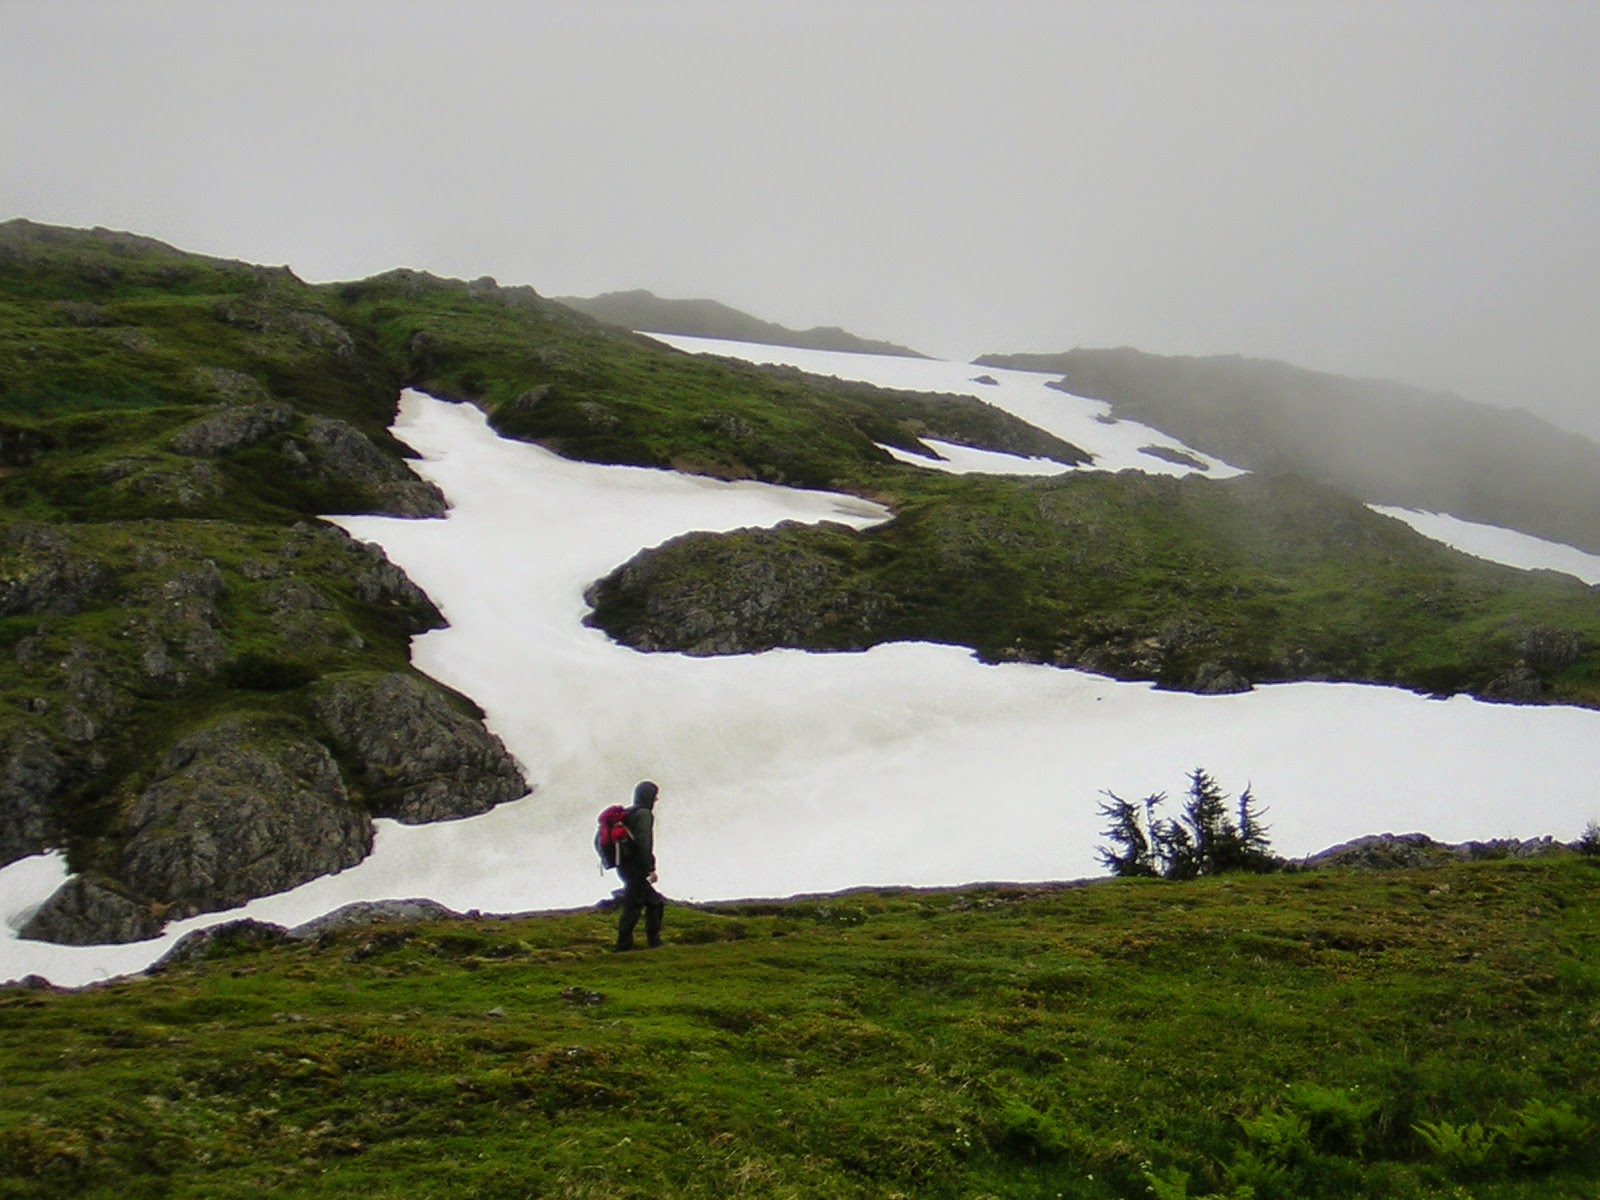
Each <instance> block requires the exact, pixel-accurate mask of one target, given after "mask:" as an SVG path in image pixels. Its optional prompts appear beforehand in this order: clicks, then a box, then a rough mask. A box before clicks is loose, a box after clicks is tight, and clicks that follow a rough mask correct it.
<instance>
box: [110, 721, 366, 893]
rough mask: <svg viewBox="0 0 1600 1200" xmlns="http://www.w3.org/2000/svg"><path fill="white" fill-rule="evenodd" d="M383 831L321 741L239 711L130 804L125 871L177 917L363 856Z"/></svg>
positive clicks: (186, 745)
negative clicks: (356, 799)
mask: <svg viewBox="0 0 1600 1200" xmlns="http://www.w3.org/2000/svg"><path fill="white" fill-rule="evenodd" d="M372 836H373V831H372V823H371V821H370V820H369V819H368V817H367V814H366V813H365V812H363V811H362V810H361V809H360V807H359V806H358V805H357V804H356V803H355V802H354V801H352V799H351V798H350V796H349V794H348V792H347V791H346V790H345V786H344V783H343V781H342V779H341V778H340V775H339V769H338V767H337V766H336V765H335V763H334V761H333V757H332V756H331V755H330V754H329V753H328V751H327V749H326V748H325V747H324V746H323V745H322V744H321V743H320V742H317V741H314V740H312V739H311V738H309V737H307V736H305V735H304V734H302V733H299V732H297V731H296V730H294V729H293V728H292V727H287V726H283V725H279V724H277V723H275V722H272V721H270V720H269V719H267V718H264V717H249V716H233V717H227V718H224V719H223V720H221V721H218V722H217V723H216V724H214V725H210V726H208V727H206V728H205V729H202V730H201V731H200V732H198V733H195V734H192V735H191V736H189V737H187V738H184V739H183V740H182V741H180V742H179V743H178V744H177V745H176V746H174V747H173V749H172V750H171V752H169V753H168V754H167V756H166V758H165V759H164V760H163V761H162V763H161V764H160V766H159V768H158V769H157V771H156V773H155V777H154V779H153V780H152V782H151V783H150V785H149V786H148V787H146V788H145V789H144V791H143V792H141V793H140V795H139V796H138V798H137V799H136V800H135V801H134V803H133V805H132V808H131V811H130V813H129V815H128V820H127V840H126V841H125V843H124V844H123V849H122V862H121V875H122V879H123V881H124V882H125V883H126V884H127V885H128V887H129V888H130V890H132V891H134V892H136V893H138V894H140V895H143V896H148V897H150V898H152V899H155V900H159V901H161V902H162V903H164V904H166V905H168V906H169V907H168V908H167V910H166V915H167V916H168V917H169V918H175V917H180V916H189V915H192V914H194V913H198V912H212V911H216V910H217V909H223V908H231V907H233V906H234V905H237V904H242V903H243V902H244V901H246V900H250V899H253V898H254V897H256V896H265V895H269V894H271V893H273V892H280V891H284V890H286V889H288V888H291V887H294V886H295V885H297V884H301V883H305V882H306V881H307V880H310V879H315V878H317V877H318V876H320V875H328V874H332V873H334V872H337V871H342V870H343V869H344V868H346V867H350V866H354V865H355V864H356V863H358V862H360V861H361V860H362V859H363V858H365V857H366V856H367V854H368V853H369V852H370V851H371V849H372Z"/></svg>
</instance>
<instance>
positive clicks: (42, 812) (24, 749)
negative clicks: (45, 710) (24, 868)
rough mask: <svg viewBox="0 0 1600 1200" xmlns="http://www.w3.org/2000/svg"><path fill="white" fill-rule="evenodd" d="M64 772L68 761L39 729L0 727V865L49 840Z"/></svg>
mask: <svg viewBox="0 0 1600 1200" xmlns="http://www.w3.org/2000/svg"><path fill="white" fill-rule="evenodd" d="M66 776H67V765H66V762H65V761H64V760H63V759H62V757H61V755H60V754H58V753H57V752H56V750H55V748H54V747H53V746H51V744H50V740H49V739H48V738H46V737H45V736H44V735H43V734H42V733H40V732H39V731H38V730H37V729H31V728H29V727H27V726H26V725H23V724H21V723H18V724H17V725H15V726H13V727H11V728H8V729H4V730H0V867H3V866H5V865H6V864H7V863H13V862H16V861H17V859H19V858H26V857H27V856H28V855H30V854H39V853H41V852H42V851H44V850H45V848H46V847H48V846H49V845H50V843H51V841H52V839H53V834H54V822H53V821H52V820H51V815H50V810H51V803H52V801H53V800H54V799H55V796H56V794H57V793H58V792H59V791H60V790H61V787H62V785H63V783H64V782H65V781H66Z"/></svg>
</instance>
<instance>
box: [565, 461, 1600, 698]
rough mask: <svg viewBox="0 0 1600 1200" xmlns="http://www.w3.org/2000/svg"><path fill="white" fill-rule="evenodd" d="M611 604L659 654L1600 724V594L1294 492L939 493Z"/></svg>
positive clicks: (764, 536) (687, 542)
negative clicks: (1329, 686) (825, 654)
mask: <svg viewBox="0 0 1600 1200" xmlns="http://www.w3.org/2000/svg"><path fill="white" fill-rule="evenodd" d="M590 600H591V602H592V603H593V604H594V605H595V613H594V616H593V618H592V619H593V620H594V622H595V623H596V624H597V625H599V626H600V627H602V628H604V629H606V630H607V631H608V632H610V633H611V634H612V635H613V636H614V637H617V638H619V639H620V640H622V641H625V642H627V643H629V644H631V645H635V646H639V647H641V648H644V649H672V650H683V651H688V652H690V653H700V654H707V653H734V652H750V651H757V650H765V649H769V648H771V647H773V646H803V647H807V648H812V649H834V650H840V649H859V648H863V647H866V646H870V645H874V644H877V643H879V642H884V641H891V640H895V639H904V638H915V639H930V640H936V641H943V642H948V643H952V644H958V645H967V646H972V647H974V648H975V649H976V650H978V651H979V653H980V654H982V655H983V656H985V657H986V658H989V659H991V660H996V661H999V660H1021V661H1032V662H1047V663H1055V664H1058V665H1063V666H1081V667H1084V668H1087V669H1089V670H1093V671H1096V672H1099V673H1102V674H1107V675H1112V676H1116V677H1120V678H1128V679H1153V680H1156V681H1158V682H1160V683H1162V684H1163V685H1165V686H1169V687H1174V688H1184V689H1192V690H1201V691H1205V690H1236V689H1238V688H1240V687H1243V686H1246V685H1247V684H1249V683H1255V682H1269V681H1280V680H1291V679H1339V680H1358V681H1377V682H1383V683H1390V684H1398V685H1401V686H1405V687H1409V688H1413V689H1416V690H1419V691H1424V692H1430V693H1432V692H1438V693H1453V692H1458V691H1468V692H1474V693H1477V694H1480V695H1486V696H1500V697H1503V698H1520V699H1529V698H1534V697H1543V698H1545V699H1550V700H1557V701H1563V702H1568V703H1578V704H1589V705H1592V704H1595V703H1597V702H1600V673H1597V667H1600V659H1597V657H1596V648H1597V647H1600V597H1597V595H1596V592H1595V591H1594V589H1591V588H1588V587H1586V586H1584V585H1583V584H1582V583H1581V582H1579V581H1578V580H1575V579H1572V578H1570V577H1567V576H1562V575H1556V574H1553V573H1548V572H1544V573H1534V572H1522V571H1515V570H1511V569H1509V568H1504V567H1498V566H1494V565H1492V564H1489V563H1485V562H1482V561H1480V560H1476V559H1471V558H1468V557H1467V556H1465V555H1461V554H1457V553H1455V552H1453V551H1450V550H1448V549H1446V548H1444V547H1442V546H1440V545H1439V544H1438V543H1435V542H1431V541H1429V540H1428V539H1426V538H1423V537H1422V536H1421V535H1419V534H1417V533H1415V532H1414V531H1413V530H1411V529H1410V528H1409V527H1407V526H1405V525H1403V524H1402V523H1401V522H1399V521H1394V520H1389V519H1386V518H1381V517H1378V516H1376V515H1374V514H1373V513H1372V512H1370V511H1369V510H1367V509H1366V508H1365V507H1364V506H1362V505H1360V504H1358V503H1356V502H1354V501H1352V500H1350V499H1349V498H1348V497H1346V496H1344V495H1343V494H1342V493H1339V492H1336V491H1334V490H1332V489H1330V488H1326V487H1320V486H1317V485H1314V484H1310V483H1306V482H1304V481H1300V480H1295V479H1289V478H1280V479H1268V478H1264V477H1260V476H1245V477H1240V478H1237V479H1232V480H1223V481H1213V480H1209V479H1205V478H1202V477H1193V476H1192V477H1188V478H1184V479H1172V478H1167V477H1160V476H1146V475H1141V474H1138V473H1134V472H1127V473H1123V474H1119V475H1106V474H1082V475H1068V476H1062V477H1058V478H1052V479H1046V480H1027V481H1017V480H1004V479H985V478H977V477H965V478H941V479H938V480H924V481H921V482H920V483H919V484H918V485H917V490H916V491H915V492H914V493H911V492H909V489H908V494H907V495H906V496H905V498H904V499H903V501H902V502H901V504H900V505H899V508H898V515H897V517H896V519H895V520H894V521H893V522H891V523H890V524H888V525H885V526H882V527H879V528H876V529H871V530H867V531H864V532H861V533H854V532H851V531H848V530H843V529H839V528H833V527H828V528H803V527H798V526H791V527H785V528H782V529H779V530H774V531H744V532H741V533H737V534H732V535H725V536H711V535H704V534H694V535H690V536H687V537H684V538H680V539H678V540H675V541H673V542H669V543H667V544H666V545H665V546H662V547H660V548H659V549H656V550H652V551H649V552H647V553H645V554H643V555H641V556H639V557H638V558H636V559H635V560H634V561H632V562H630V563H628V564H626V565H625V566H624V567H622V568H620V569H619V570H618V571H616V572H614V573H613V574H612V575H611V576H609V577H608V578H607V579H606V580H604V581H603V582H602V583H601V584H599V585H598V586H597V587H596V588H595V589H594V590H593V591H592V593H591V596H590Z"/></svg>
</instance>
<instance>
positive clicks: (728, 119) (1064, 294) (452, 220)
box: [0, 0, 1600, 438]
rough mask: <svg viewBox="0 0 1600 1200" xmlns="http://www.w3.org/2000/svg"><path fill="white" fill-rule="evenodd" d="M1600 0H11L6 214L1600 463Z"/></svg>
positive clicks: (3, 135) (0, 90)
mask: <svg viewBox="0 0 1600 1200" xmlns="http://www.w3.org/2000/svg"><path fill="white" fill-rule="evenodd" d="M1597 63H1600V3H1594V2H1591V0H1584V2H1581V3H1553V2H1549V3H1540V2H1538V0H1506V2H1504V3H1498V4H1482V3H1474V2H1472V0H1439V2H1437V3H1419V2H1416V0H1411V2H1405V0H1384V2H1383V3H1379V4H1365V3H1339V4H1312V3H1296V2H1293V0H1272V2H1267V0H1262V2H1250V3H1245V2H1236V0H1211V2H1207V3H1192V4H1159V3H1138V2H1136V0H1115V2H1112V0H1107V2H1104V3H1076V4H1074V3H1070V2H1065V0H1059V2H1045V0H1040V2H1038V3H1022V2H1012V3H1006V2H1004V0H974V2H970V3H969V2H950V3H940V2H939V0H920V2H874V0H852V2H841V3H834V2H832V0H826V2H823V0H787V2H785V3H771V4H768V3H760V2H759V0H728V2H721V0H693V2H683V3H673V2H671V0H654V2H623V0H618V2H614V3H605V2H603V0H573V2H570V3H569V2H567V0H547V2H543V3H541V2H538V0H528V2H526V3H501V4H496V3H481V2H480V3H472V2H464V0H453V2H451V3H405V2H399V0H396V2H384V3H380V2H378V0H371V2H365V3H358V2H355V0H317V2H315V3H291V2H281V3H260V2H251V0H230V2H227V3H209V2H208V3H177V2H154V0H152V2H149V3H138V2H128V3H109V2H105V3H97V2H91V0H45V2H38V0H3V3H0V218H5V217H12V216H26V217H30V218H33V219H35V220H39V221H45V222H49V223H53V224H65V225H81V226H89V225H104V226H109V227H112V228H119V229H130V230H134V231H136V232H139V233H144V234H149V235H151V236H154V237H158V238H161V239H162V240H165V241H169V242H172V243H174V244H176V245H179V246H181V247H183V248H185V249H190V250H197V251H202V252H206V253H214V254H220V255H225V256H228V257H234V258H243V259H248V260H250V261H254V262H265V263H273V264H277V263H287V264H288V265H290V266H291V267H293V268H294V269H295V270H296V271H297V272H298V273H299V274H300V275H301V276H302V277H304V278H307V279H314V280H326V279H351V278H359V277H362V276H366V275H370V274H374V273H376V272H378V271H382V270H386V269H388V268H390V267H395V266H412V267H419V268H424V269H427V270H431V271H434V272H436V273H439V274H446V275H456V276H462V277H468V278H471V277H476V276H479V275H485V274H488V275H493V276H495V277H496V278H498V279H499V280H500V281H501V282H502V283H528V284H532V285H533V286H534V287H535V288H537V289H538V290H539V291H541V292H543V293H544V294H546V295H592V294H595V293H597V292H602V291H610V290H616V289H623V288H634V287H645V288H649V289H651V290H652V291H655V292H656V293H657V294H660V295H664V296H673V297H709V298H713V299H717V300H721V301H723V302H725V303H728V304H732V305H734V306H735V307H737V308H741V309H743V310H745V311H747V312H750V313H752V314H754V315H756V316H760V317H763V318H766V319H769V320H775V321H780V322H782V323H784V324H787V325H791V326H796V327H806V326H810V325H815V324H838V325H843V326H845V327H846V328H848V329H850V330H852V331H853V332H856V333H859V334H862V335H864V336H868V337H880V338H888V339H890V340H894V341H898V342H902V343H905V344H908V345H911V346H913V347H916V348H918V349H921V350H924V351H926V352H929V353H934V354H940V355H947V356H960V357H966V356H970V355H973V354H977V353H981V352H984V351H1012V350H1064V349H1068V348H1071V347H1073V346H1078V345H1086V346H1103V345H1134V346H1138V347H1140V348H1142V349H1145V350H1149V351H1152V352H1156V353H1166V354H1212V353H1241V354H1246V355H1253V356H1263V357H1272V358H1280V359H1284V360H1287V361H1290V362H1294V363H1298V364H1300V365H1303V366H1308V367H1315V368H1319V369H1325V370H1332V371H1339V372H1343V373H1348V374H1358V375H1380V376H1387V377H1391V378H1398V379H1403V380H1406V381H1408V382H1412V383H1417V384H1421V385H1424V386H1429V387H1438V388H1443V389H1448V390H1452V391H1455V392H1458V393H1460V394H1462V395H1464V396H1467V397H1469V398H1471V399H1476V400H1484V401H1488V402H1491V403H1496V404H1505V405H1510V406H1515V407H1524V408H1528V409H1530V410H1533V411H1536V412H1538V413H1540V414H1541V415H1544V416H1546V417H1548V418H1550V419H1552V420H1555V421H1557V422H1559V423H1562V424H1565V425H1567V426H1568V427H1570V428H1575V429H1578V430H1581V431H1583V432H1586V433H1588V434H1589V435H1590V436H1592V437H1596V438H1600V384H1597V380H1600V67H1597V65H1596V64H1597Z"/></svg>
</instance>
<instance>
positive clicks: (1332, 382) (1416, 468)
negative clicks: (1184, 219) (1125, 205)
mask: <svg viewBox="0 0 1600 1200" xmlns="http://www.w3.org/2000/svg"><path fill="white" fill-rule="evenodd" d="M977 361H978V362H979V363H980V364H985V365H989V366H997V367H1010V368H1014V369H1017V370H1025V371H1038V372H1042V373H1046V374H1053V375H1060V376H1061V380H1060V383H1059V385H1058V386H1060V387H1061V388H1062V389H1063V390H1064V391H1067V392H1071V393H1072V394H1074V395H1078V396H1088V397H1091V398H1093V399H1096V400H1103V401H1105V402H1106V403H1108V404H1110V405H1111V409H1112V412H1113V413H1114V414H1115V415H1116V416H1118V417H1122V418H1126V419H1128V420H1135V421H1141V422H1144V423H1145V424H1147V425H1153V426H1155V427H1156V428H1158V429H1162V430H1164V431H1166V432H1167V433H1169V434H1171V435H1172V436H1174V437H1178V438H1181V439H1183V440H1184V441H1185V442H1187V443H1188V444H1189V445H1191V446H1193V447H1195V448H1196V449H1199V450H1203V451H1205V452H1206V453H1209V454H1214V455H1216V456H1217V457H1219V458H1223V459H1226V460H1227V461H1228V462H1231V463H1233V464H1234V465H1235V466H1239V467H1246V468H1249V469H1250V470H1253V471H1259V472H1262V473H1266V474H1292V475H1299V476H1302V477H1304V478H1306V479H1311V480H1315V481H1317V482H1319V483H1325V484H1329V485H1331V486H1333V487H1336V488H1339V489H1340V490H1341V491H1344V492H1347V493H1349V494H1350V495H1352V496H1355V497H1356V498H1358V499H1361V500H1365V501H1368V502H1370V503H1374V504H1392V505H1399V506H1401V507H1405V508H1414V509H1422V510H1425V511H1429V512H1447V513H1451V514H1453V515H1454V516H1457V517H1460V518H1462V519H1463V520H1468V521H1477V522H1482V523H1484V524H1489V525H1500V526H1504V527H1506V528H1508V529H1516V530H1520V531H1522V532H1524V533H1528V534H1532V535H1534V536H1536V537H1542V538H1548V539H1551V540H1553V541H1558V542H1565V543H1568V544H1570V545H1574V546H1578V547H1581V548H1583V549H1585V550H1591V551H1595V550H1600V445H1597V444H1596V443H1594V442H1592V441H1589V440H1588V439H1586V438H1584V437H1581V436H1579V435H1578V434H1575V433H1570V432H1568V431H1566V430H1562V429H1558V428H1556V427H1555V426H1553V425H1551V424H1549V423H1547V422H1546V421H1544V420H1541V419H1540V418H1538V417H1535V416H1533V415H1531V414H1529V413H1526V412H1522V411H1515V410H1508V409H1501V408H1495V407H1491V406H1489V405H1484V404H1477V403H1473V402H1470V401H1467V400H1463V399H1461V398H1460V397H1458V396H1454V395H1451V394H1449V393H1446V392H1435V391H1427V390H1424V389H1421V388H1416V387H1411V386H1408V385H1405V384H1401V383H1393V382H1389V381H1385V380H1375V379H1351V378H1348V377H1345V376H1340V375H1330V374H1324V373H1321V372H1317V371H1309V370H1305V369H1303V368H1301V367H1294V366H1290V365H1288V364H1286V363H1280V362H1272V361H1267V360H1261V359H1249V358H1240V357H1238V356H1231V355H1230V356H1225V357H1210V358H1188V357H1164V356H1161V355H1155V354H1147V353H1144V352H1142V351H1139V350H1134V349H1131V348H1127V347H1123V348H1119V349H1077V350H1071V351H1067V352H1065V353H1061V354H988V355H984V356H983V357H982V358H980V359H978V360H977Z"/></svg>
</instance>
